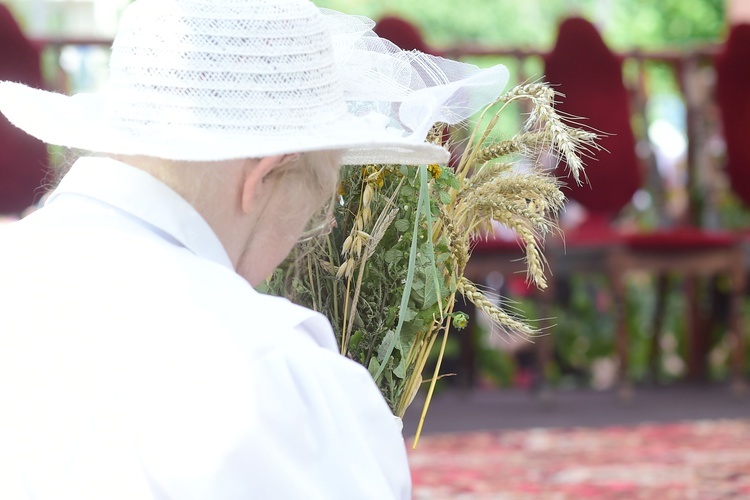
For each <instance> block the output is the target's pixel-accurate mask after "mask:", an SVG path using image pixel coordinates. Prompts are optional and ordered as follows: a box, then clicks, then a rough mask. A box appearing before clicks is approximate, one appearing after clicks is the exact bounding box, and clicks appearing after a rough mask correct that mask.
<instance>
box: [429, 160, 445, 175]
mask: <svg viewBox="0 0 750 500" xmlns="http://www.w3.org/2000/svg"><path fill="white" fill-rule="evenodd" d="M427 171H428V172H429V173H430V175H431V176H432V178H433V179H437V178H438V177H440V174H441V172H442V171H443V169H442V168H440V165H437V164H435V163H433V164H432V165H430V166H428V167H427Z"/></svg>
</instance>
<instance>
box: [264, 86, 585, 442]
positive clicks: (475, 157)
mask: <svg viewBox="0 0 750 500" xmlns="http://www.w3.org/2000/svg"><path fill="white" fill-rule="evenodd" d="M517 100H527V101H529V103H530V104H531V112H530V114H529V116H528V119H527V120H526V121H525V123H524V126H523V128H522V130H521V131H520V132H519V133H517V134H516V135H514V136H513V137H511V138H510V139H508V140H503V141H497V140H495V139H493V138H492V137H493V134H492V132H493V130H494V128H495V127H496V125H497V122H498V118H499V116H500V114H501V113H503V112H504V110H506V109H507V105H508V104H509V103H511V102H513V101H517ZM554 100H555V92H554V91H553V90H552V89H550V88H549V87H548V86H546V85H544V84H540V83H535V84H529V85H522V86H518V87H516V88H514V89H512V90H510V91H509V92H507V93H506V94H505V95H503V96H502V97H501V98H500V104H501V106H500V107H499V111H497V112H496V114H495V115H494V116H492V117H487V118H489V119H485V114H486V113H487V110H485V114H483V115H482V117H481V118H480V119H479V121H478V123H480V124H482V123H484V124H485V125H481V126H476V128H475V129H474V130H473V132H472V135H471V136H470V137H469V139H468V142H467V144H466V148H465V150H464V153H463V156H462V158H461V161H460V163H459V165H458V166H457V168H456V169H455V170H454V169H451V168H449V167H440V166H438V165H420V166H417V165H361V166H348V167H344V168H343V169H342V173H341V178H340V184H339V192H338V195H337V199H336V202H335V203H334V207H333V217H334V218H335V220H334V221H332V223H331V229H332V230H331V232H330V233H329V234H328V235H326V236H324V237H320V238H317V239H312V240H309V241H305V242H301V243H300V244H299V245H298V247H297V248H296V249H295V251H294V252H293V253H292V254H291V255H290V258H289V259H288V260H287V262H286V263H285V264H283V265H282V266H281V267H280V268H279V269H277V270H276V272H275V273H274V275H273V277H272V278H271V279H270V280H269V283H268V288H269V291H270V292H271V293H275V294H277V295H283V296H286V297H288V298H289V299H291V300H292V301H294V302H297V303H299V304H302V305H305V306H307V307H310V308H312V309H314V310H317V311H319V312H321V313H323V314H324V315H325V316H327V317H328V318H329V319H330V321H331V323H332V325H333V328H334V331H335V333H336V336H337V339H338V342H339V346H340V349H341V353H342V354H343V355H346V356H348V357H350V358H351V359H353V360H355V361H357V362H359V363H361V364H362V365H364V366H365V367H367V369H368V370H369V371H370V373H371V374H372V377H373V378H374V379H375V382H376V383H377V385H378V387H379V388H380V390H381V391H382V393H383V396H384V397H385V399H386V400H387V402H388V404H389V405H390V407H391V409H392V410H393V412H394V414H395V415H397V416H399V417H401V416H403V415H404V412H405V411H406V408H407V407H408V405H409V404H410V403H411V401H412V400H413V398H414V396H415V394H416V393H417V390H418V389H419V387H420V386H421V385H422V383H423V381H424V378H425V377H426V375H425V374H424V373H423V372H424V369H425V365H426V363H427V361H428V356H429V355H430V353H431V352H432V350H433V346H434V344H435V343H436V342H438V341H439V342H440V346H441V349H440V355H439V357H438V362H437V366H436V368H435V372H434V373H433V374H431V375H429V376H428V377H429V381H430V382H431V384H430V390H429V392H428V397H427V402H426V404H425V408H424V410H423V414H422V421H423V420H424V414H425V412H426V410H427V407H428V405H429V401H430V397H431V395H432V389H433V388H434V383H435V381H436V380H437V378H438V376H439V369H440V360H441V359H442V354H443V349H444V347H445V340H446V338H447V335H448V332H449V331H450V329H451V327H453V328H455V329H461V328H462V327H463V326H465V324H466V322H467V318H466V316H465V315H464V314H463V313H460V312H454V311H453V306H454V303H455V301H456V295H457V294H459V295H462V296H463V297H464V298H465V299H467V300H469V301H471V302H472V303H473V304H475V306H476V307H477V308H478V309H479V310H481V311H483V312H484V313H485V314H487V315H488V316H489V317H490V318H491V319H492V320H493V321H494V322H495V323H497V324H498V325H499V326H500V327H501V328H503V329H504V330H506V331H508V332H513V333H514V334H520V335H525V336H532V335H534V334H535V333H536V331H535V330H534V329H533V328H530V327H529V326H527V324H526V323H524V322H523V321H521V320H519V319H517V318H515V317H513V316H512V315H510V314H508V313H507V312H506V311H504V310H502V309H500V308H498V307H497V306H496V305H495V304H494V302H493V301H492V300H490V299H488V297H486V296H485V294H483V292H481V291H480V290H479V289H478V287H477V286H476V285H475V284H474V283H472V282H471V281H469V280H468V279H466V278H465V277H464V275H463V272H464V268H465V266H466V263H467V261H468V260H469V258H470V255H471V243H472V240H473V239H474V238H476V237H483V235H485V234H488V233H490V232H491V230H492V229H491V223H492V221H496V222H499V223H501V224H503V225H505V226H507V227H509V228H511V229H513V230H515V232H516V233H517V235H518V238H519V240H520V241H521V242H522V244H523V246H524V248H525V255H526V263H527V270H528V279H529V280H531V281H532V282H533V283H534V284H536V286H538V287H542V288H544V287H545V286H546V282H545V275H544V262H545V261H544V257H543V255H542V253H541V250H540V245H541V243H542V241H543V238H544V237H545V235H546V234H548V233H550V232H551V231H554V230H555V228H556V224H555V221H556V217H557V214H558V212H559V210H560V209H561V208H562V206H563V202H564V199H565V198H564V195H563V194H562V192H561V191H560V184H559V182H558V180H557V179H556V178H555V177H553V176H552V175H551V174H550V173H549V172H548V171H547V170H545V169H544V168H543V167H542V161H543V159H545V158H549V157H550V156H549V155H550V154H551V155H552V157H553V158H556V159H557V160H558V161H559V160H564V161H565V162H566V163H567V166H568V168H569V171H570V173H571V175H572V176H573V178H574V179H575V181H576V182H579V178H580V175H581V172H582V168H583V165H582V161H581V153H586V152H587V151H588V148H596V147H597V146H596V144H595V142H594V141H595V139H596V135H595V134H594V133H591V132H588V131H584V130H581V129H578V128H575V127H572V126H571V125H569V124H568V123H567V122H566V121H564V120H563V119H562V118H561V117H560V115H559V114H558V113H557V112H556V111H555V109H554ZM490 108H492V106H491V107H488V108H487V109H488V110H489V109H490ZM441 135H442V132H441V128H440V126H439V125H436V126H435V128H434V129H433V133H432V134H431V136H430V137H429V138H428V140H432V141H435V142H438V141H440V140H441ZM419 430H421V422H420V429H418V433H419Z"/></svg>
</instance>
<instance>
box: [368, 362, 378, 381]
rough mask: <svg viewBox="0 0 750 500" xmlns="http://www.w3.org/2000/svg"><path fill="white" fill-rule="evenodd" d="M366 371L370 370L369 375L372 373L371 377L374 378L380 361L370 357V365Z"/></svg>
mask: <svg viewBox="0 0 750 500" xmlns="http://www.w3.org/2000/svg"><path fill="white" fill-rule="evenodd" d="M367 371H369V372H370V375H372V378H375V375H377V374H378V372H379V371H380V363H379V362H378V360H377V359H375V358H370V365H369V366H368V367H367Z"/></svg>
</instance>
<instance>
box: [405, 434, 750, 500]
mask: <svg viewBox="0 0 750 500" xmlns="http://www.w3.org/2000/svg"><path fill="white" fill-rule="evenodd" d="M408 446H409V462H410V464H411V470H412V479H413V497H414V499H415V500H420V499H429V500H433V499H435V500H437V499H467V500H468V499H493V500H494V499H497V500H503V499H536V498H539V499H550V500H557V499H610V498H613V499H659V500H669V499H680V500H682V499H698V500H711V499H723V498H748V499H750V420H716V421H708V420H705V421H695V422H680V423H670V424H645V425H639V426H634V427H607V428H601V429H590V428H574V429H529V430H519V431H496V432H475V433H463V434H443V435H428V436H423V437H422V438H421V440H420V442H419V446H418V448H417V449H416V450H412V449H411V442H409V443H408Z"/></svg>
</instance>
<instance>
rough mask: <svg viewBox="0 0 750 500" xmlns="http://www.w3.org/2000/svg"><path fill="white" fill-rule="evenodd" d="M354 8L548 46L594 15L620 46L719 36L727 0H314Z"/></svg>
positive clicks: (441, 38) (483, 39)
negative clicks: (566, 25)
mask: <svg viewBox="0 0 750 500" xmlns="http://www.w3.org/2000/svg"><path fill="white" fill-rule="evenodd" d="M316 3H317V4H318V5H319V6H321V7H328V8H332V9H336V10H340V11H342V12H346V13H349V14H362V15H365V16H368V17H371V18H372V19H376V20H377V19H378V18H380V17H381V16H383V15H386V14H395V15H399V16H402V17H404V18H406V19H408V20H410V21H412V22H414V23H415V24H416V25H418V26H419V27H420V29H421V31H422V34H423V36H424V37H425V39H426V40H427V41H428V43H431V44H433V45H435V46H437V47H441V46H447V45H451V44H454V43H481V44H487V45H500V46H509V47H528V48H536V49H541V50H546V49H547V48H549V47H551V46H552V44H553V43H554V39H555V35H556V32H557V29H556V26H557V25H558V23H559V22H560V21H561V20H562V19H564V18H565V17H567V16H570V15H582V16H584V17H587V18H589V19H591V20H592V21H594V22H595V23H596V24H597V25H598V26H599V27H600V28H601V30H602V32H603V34H604V37H605V39H606V40H607V41H608V43H610V44H611V45H612V47H613V48H616V49H628V48H648V49H655V48H666V47H677V46H685V45H690V44H695V43H705V42H717V41H720V40H721V38H722V36H723V35H724V32H725V22H724V0H524V1H521V2H519V1H517V0H463V1H462V2H434V1H429V2H428V1H425V0H411V1H409V2H403V1H401V0H380V1H365V0H316Z"/></svg>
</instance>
